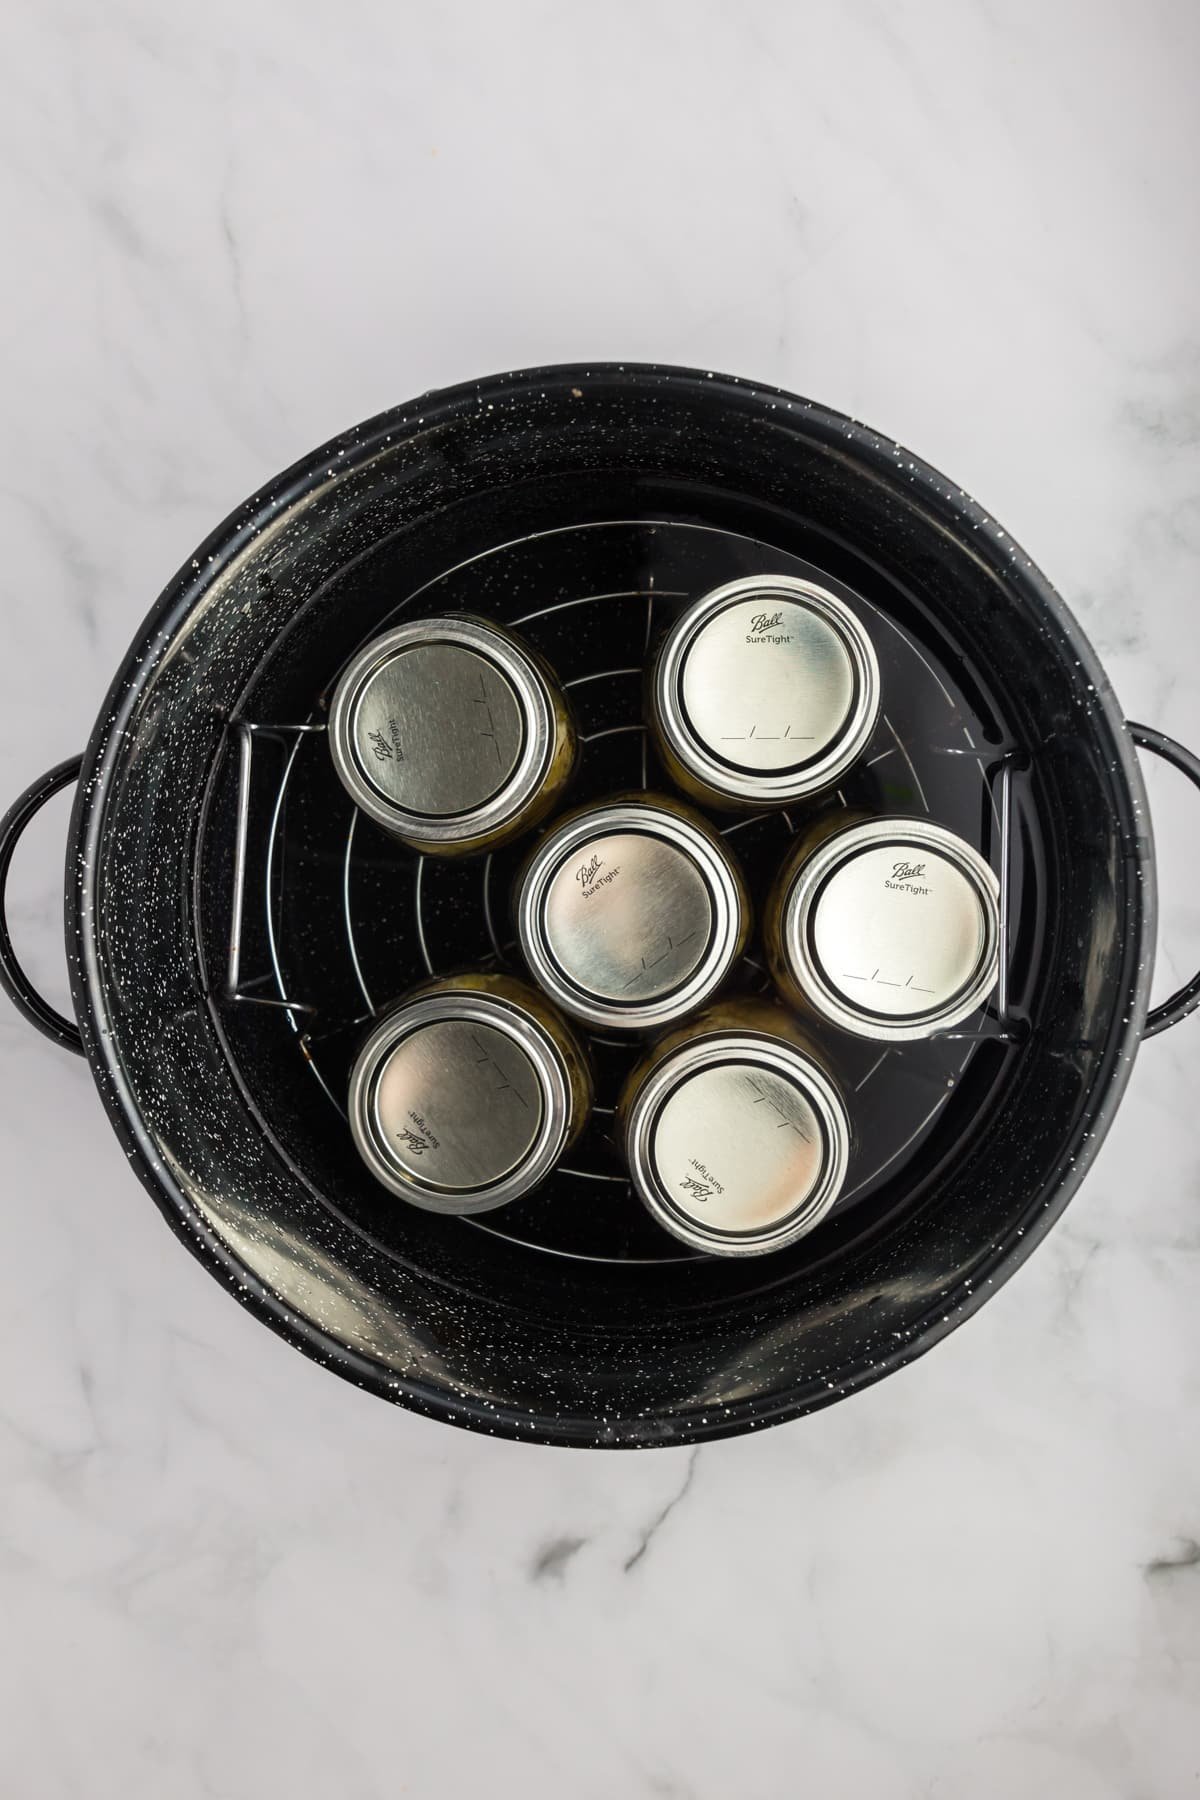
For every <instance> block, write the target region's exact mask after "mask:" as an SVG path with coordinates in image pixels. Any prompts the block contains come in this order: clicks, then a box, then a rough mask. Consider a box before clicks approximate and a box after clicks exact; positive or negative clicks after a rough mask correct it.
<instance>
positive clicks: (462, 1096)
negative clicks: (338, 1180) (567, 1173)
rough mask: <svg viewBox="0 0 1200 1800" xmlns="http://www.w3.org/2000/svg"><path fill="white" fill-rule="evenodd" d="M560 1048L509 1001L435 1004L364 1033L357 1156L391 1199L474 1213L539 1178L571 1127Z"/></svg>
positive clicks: (415, 1004)
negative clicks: (398, 1197)
mask: <svg viewBox="0 0 1200 1800" xmlns="http://www.w3.org/2000/svg"><path fill="white" fill-rule="evenodd" d="M569 1106H570V1089H569V1078H568V1075H567V1072H566V1071H565V1069H564V1068H563V1065H562V1060H561V1057H560V1056H559V1053H558V1051H557V1048H556V1047H555V1046H554V1044H553V1043H552V1042H551V1040H550V1038H549V1036H548V1034H547V1033H546V1032H545V1031H544V1030H543V1029H542V1027H541V1026H540V1024H539V1023H538V1022H537V1021H536V1020H535V1019H533V1018H532V1016H531V1015H529V1014H527V1013H525V1012H524V1011H522V1010H520V1009H519V1008H517V1007H515V1006H513V1005H512V1004H511V1003H509V1002H505V1001H500V1000H497V999H495V998H494V997H492V996H490V995H484V994H478V993H473V992H467V991H466V990H463V991H461V992H458V993H449V994H447V993H444V992H443V993H439V994H436V995H431V996H428V997H424V998H418V999H416V1000H414V1001H411V1002H409V1003H408V1004H407V1005H406V1006H402V1007H401V1008H399V1009H398V1010H397V1011H396V1012H395V1013H393V1014H391V1015H390V1016H389V1017H388V1018H386V1019H384V1020H382V1021H381V1023H380V1024H379V1025H378V1026H377V1027H376V1029H375V1030H374V1031H373V1032H372V1034H371V1036H370V1038H369V1039H368V1041H367V1043H366V1045H365V1046H364V1047H363V1050H362V1051H361V1052H360V1055H359V1057H358V1060H357V1062H356V1063H355V1067H354V1071H353V1074H352V1076H351V1083H350V1123H351V1129H352V1131H353V1133H354V1138H355V1142H356V1144H357V1145H358V1149H359V1152H360V1154H361V1155H362V1156H363V1158H364V1160H365V1161H366V1162H367V1163H368V1165H369V1166H370V1168H371V1169H372V1172H373V1173H374V1174H375V1175H376V1176H377V1178H378V1179H379V1180H381V1181H382V1182H384V1184H385V1185H386V1186H388V1187H389V1188H391V1190H392V1191H393V1192H394V1193H397V1194H400V1195H402V1196H403V1198H405V1199H406V1200H411V1201H412V1202H414V1203H415V1204H416V1205H419V1206H424V1207H426V1208H428V1209H430V1210H433V1211H437V1212H453V1213H474V1212H484V1211H488V1210H490V1209H491V1208H492V1207H495V1206H501V1205H503V1204H505V1202H507V1201H509V1200H513V1199H516V1198H517V1197H518V1196H519V1195H520V1194H522V1193H525V1192H527V1191H528V1190H529V1188H530V1187H532V1186H533V1185H535V1183H536V1182H537V1181H539V1180H541V1179H542V1177H543V1176H544V1175H545V1174H547V1173H548V1172H549V1170H550V1168H552V1167H553V1164H554V1161H555V1159H556V1157H557V1156H558V1154H559V1152H560V1150H561V1148H562V1145H563V1143H564V1141H565V1137H566V1133H567V1130H568V1127H569V1117H568V1112H569Z"/></svg>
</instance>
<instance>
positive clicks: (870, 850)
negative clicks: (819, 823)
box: [782, 819, 999, 1039]
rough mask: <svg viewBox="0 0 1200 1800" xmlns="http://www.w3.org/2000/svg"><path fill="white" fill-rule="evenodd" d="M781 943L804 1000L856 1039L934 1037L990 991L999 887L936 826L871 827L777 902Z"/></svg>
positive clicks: (839, 842)
mask: <svg viewBox="0 0 1200 1800" xmlns="http://www.w3.org/2000/svg"><path fill="white" fill-rule="evenodd" d="M782 935H783V942H784V948H785V952H786V954H787V956H788V960H789V963H790V965H791V967H792V970H793V973H794V975H795V977H796V979H797V981H798V983H799V985H800V986H801V987H802V988H803V989H804V991H805V992H806V994H808V996H809V998H810V999H811V1000H812V1001H813V1002H814V1003H815V1004H816V1005H818V1007H819V1008H820V1010H821V1011H822V1012H823V1013H824V1014H825V1015H826V1016H827V1017H828V1018H830V1019H831V1020H832V1021H833V1023H835V1024H838V1025H841V1026H842V1027H843V1028H844V1029H846V1030H850V1031H854V1032H855V1033H856V1034H857V1035H859V1036H866V1037H881V1038H897V1039H911V1038H916V1037H923V1036H928V1035H929V1034H930V1033H931V1032H933V1031H942V1030H945V1029H947V1027H948V1026H949V1025H951V1024H955V1023H957V1022H958V1021H959V1020H961V1019H963V1018H965V1017H966V1016H967V1015H968V1014H969V1013H970V1012H973V1011H974V1010H975V1008H976V1007H978V1006H979V1005H981V1004H982V1002H983V1001H984V1000H985V999H986V997H987V995H988V994H989V993H990V992H991V989H992V987H993V986H994V985H995V982H996V978H997V973H998V956H999V883H998V882H997V880H996V877H995V875H994V874H993V873H992V871H991V869H990V868H989V867H988V865H987V864H986V863H985V862H984V860H983V858H982V857H981V856H979V855H978V853H977V852H976V851H975V850H973V849H972V848H971V846H970V845H968V844H966V843H964V842H963V840H962V839H961V838H958V837H956V836H955V835H954V834H953V833H952V832H949V831H946V830H945V829H944V828H943V827H941V826H937V825H933V824H931V823H929V822H928V821H924V820H903V819H879V820H872V821H870V822H869V823H865V824H862V825H859V826H852V827H850V828H849V829H847V830H846V831H843V832H840V833H838V835H837V836H836V837H834V838H831V839H829V840H827V841H826V843H825V844H823V845H821V846H819V847H818V849H817V851H816V852H815V854H814V855H813V857H811V858H810V859H809V860H808V861H807V862H806V863H805V865H804V867H803V868H802V869H801V870H800V871H799V872H798V874H797V879H796V881H795V883H794V884H793V887H792V889H791V891H790V893H789V895H788V897H787V900H786V901H785V909H784V921H783V934H782Z"/></svg>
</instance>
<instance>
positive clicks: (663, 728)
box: [649, 575, 879, 810]
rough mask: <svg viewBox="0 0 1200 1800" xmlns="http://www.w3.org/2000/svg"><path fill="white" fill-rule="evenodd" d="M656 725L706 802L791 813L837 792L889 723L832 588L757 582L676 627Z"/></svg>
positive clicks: (714, 600) (731, 590) (652, 700)
mask: <svg viewBox="0 0 1200 1800" xmlns="http://www.w3.org/2000/svg"><path fill="white" fill-rule="evenodd" d="M649 705H650V724H651V729H652V731H653V734H654V738H655V742H656V744H657V746H658V750H659V754H660V756H661V757H662V760H663V762H664V764H665V766H666V768H667V769H668V771H669V772H670V774H671V777H672V779H673V780H674V781H675V782H677V783H678V785H679V786H680V787H681V788H682V789H683V790H684V792H685V793H688V794H690V795H691V796H692V797H693V798H694V799H698V800H700V801H701V802H702V803H703V804H706V805H711V806H717V807H726V808H733V809H738V808H741V809H743V810H757V809H758V808H761V807H774V806H789V805H791V804H792V803H793V802H795V801H797V800H803V799H806V798H807V797H808V796H809V795H811V794H815V793H818V792H820V791H821V790H822V789H823V788H829V787H836V785H837V783H838V782H839V781H840V780H841V778H842V776H843V775H845V773H846V771H847V770H848V769H849V768H850V767H851V765H852V764H853V763H855V762H856V761H857V760H858V758H859V757H860V756H861V755H862V753H863V751H864V750H865V749H866V746H867V744H868V743H869V741H870V739H871V735H872V733H873V732H874V729H875V723H876V720H877V718H878V715H879V665H878V662H877V660H876V656H875V650H874V647H873V645H872V643H871V639H870V637H869V635H868V634H867V631H866V630H865V628H864V626H863V625H862V623H861V621H860V620H859V618H858V616H857V615H856V614H855V613H854V612H853V611H852V610H851V608H850V607H849V606H848V605H847V604H846V602H845V600H843V599H842V598H841V597H840V595H839V594H837V593H835V592H834V591H833V589H832V587H826V586H823V585H822V584H821V583H820V582H818V581H815V580H813V581H809V580H802V579H800V578H799V577H797V576H791V575H753V576H748V577H746V578H745V579H743V580H739V581H731V582H728V583H726V584H725V585H724V586H723V587H719V588H715V589H713V591H712V592H711V593H708V594H705V595H704V596H703V597H702V598H701V599H699V600H696V601H694V602H693V603H692V605H690V606H689V607H688V608H687V609H686V611H685V612H683V613H682V614H681V616H680V617H679V618H678V619H677V620H676V621H675V623H674V625H673V626H672V627H671V630H670V631H669V632H668V634H667V636H666V638H665V639H664V641H663V643H662V646H661V648H660V649H659V652H658V655H657V657H656V658H655V662H654V668H653V671H652V674H651V678H650V689H649Z"/></svg>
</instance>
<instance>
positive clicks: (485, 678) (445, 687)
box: [351, 643, 525, 818]
mask: <svg viewBox="0 0 1200 1800" xmlns="http://www.w3.org/2000/svg"><path fill="white" fill-rule="evenodd" d="M351 732H352V734H353V743H354V754H355V758H356V760H357V762H358V767H359V769H360V770H361V772H362V774H363V776H364V777H365V779H366V780H367V781H369V782H370V783H371V785H372V787H374V788H376V789H377V790H378V792H379V793H380V794H382V795H383V797H384V798H385V799H386V800H389V801H390V802H391V803H392V804H393V805H394V806H398V807H402V808H403V809H404V811H405V812H409V813H418V814H422V815H424V816H426V817H429V818H448V817H451V816H452V815H453V814H455V813H465V812H475V811H477V810H478V809H479V807H481V806H483V805H484V804H485V803H486V802H487V801H488V800H490V799H491V798H492V796H493V795H494V794H497V793H499V791H500V789H501V788H502V787H503V786H504V784H505V782H506V781H508V780H509V779H510V778H511V776H512V772H513V770H514V769H515V768H516V766H517V759H518V757H519V756H520V754H521V743H522V740H523V738H524V735H525V728H524V723H523V720H522V716H521V707H520V703H519V701H518V699H517V694H516V690H515V689H514V687H513V685H512V682H511V681H509V680H508V678H507V676H505V675H504V674H503V673H502V672H501V670H500V669H499V668H498V667H497V666H496V664H495V663H493V662H492V661H490V660H489V659H488V658H486V657H483V656H480V655H479V654H478V653H477V652H476V651H474V650H468V649H465V648H464V647H463V646H462V645H459V644H448V643H442V644H439V643H434V644H413V645H411V646H410V647H409V648H407V649H403V650H398V651H397V652H396V653H395V655H393V656H389V657H388V658H387V659H386V660H385V661H383V662H382V663H380V664H379V666H378V667H377V668H376V669H375V670H374V672H373V673H372V674H371V675H370V676H368V678H367V679H366V680H365V681H364V682H363V684H362V686H361V688H360V690H359V694H358V700H357V703H356V705H355V708H354V717H353V721H352V723H351Z"/></svg>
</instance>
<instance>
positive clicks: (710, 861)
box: [516, 797, 748, 1031]
mask: <svg viewBox="0 0 1200 1800" xmlns="http://www.w3.org/2000/svg"><path fill="white" fill-rule="evenodd" d="M516 917H517V935H518V937H519V939H520V943H521V949H522V951H523V953H524V956H525V960H526V962H527V963H528V965H529V967H530V969H531V970H532V972H533V974H534V975H535V976H536V978H537V980H538V982H539V983H540V985H541V986H542V987H543V988H544V989H545V991H546V992H547V993H548V994H549V995H550V996H551V998H552V999H553V1000H555V1001H557V1003H558V1004H559V1005H560V1006H561V1007H562V1008H563V1010H564V1011H565V1012H569V1013H573V1014H574V1016H575V1017H576V1018H578V1019H583V1020H585V1021H586V1022H587V1023H588V1024H589V1025H593V1026H596V1027H599V1028H601V1029H603V1028H604V1027H605V1026H613V1027H616V1028H617V1029H624V1030H635V1031H636V1030H643V1029H645V1030H654V1029H657V1028H658V1027H659V1026H662V1025H667V1024H669V1023H671V1022H672V1021H673V1020H675V1019H679V1018H682V1017H683V1016H684V1015H685V1014H686V1013H689V1012H691V1011H693V1010H694V1009H695V1008H696V1007H698V1006H701V1005H702V1004H703V1003H704V1001H705V1000H707V999H708V998H709V997H710V996H711V995H712V994H713V993H714V992H715V990H716V989H717V988H718V987H719V986H720V984H721V983H722V981H724V979H725V977H726V975H727V974H728V973H729V971H730V969H731V968H732V966H733V964H734V963H735V962H736V960H737V958H738V956H739V955H740V954H741V950H742V947H743V945H744V943H745V938H746V931H747V927H748V911H747V902H746V896H745V890H744V888H743V886H742V882H741V879H740V877H739V875H738V873H737V869H736V866H735V864H734V861H733V858H732V857H731V856H730V854H729V852H728V850H727V849H726V848H725V846H724V844H723V843H722V841H721V839H720V838H719V837H718V836H717V835H716V833H715V832H713V831H711V830H710V829H709V828H708V826H706V825H705V824H704V823H703V822H702V821H701V820H700V819H698V818H694V817H693V816H692V815H691V814H690V813H687V812H684V811H683V810H682V809H680V808H678V807H677V806H676V805H675V803H674V802H672V801H657V800H655V799H654V798H653V797H647V798H646V799H633V800H624V799H622V800H616V801H612V802H609V803H608V804H607V805H604V806H597V807H592V808H589V809H588V810H587V811H586V812H582V813H576V814H574V815H573V816H572V817H570V818H568V819H565V820H563V821H562V822H561V823H560V824H559V825H558V826H556V827H555V829H554V830H552V831H551V832H549V833H548V834H547V836H546V837H545V838H544V839H543V840H542V842H541V843H540V844H539V845H538V848H537V849H536V851H535V852H534V854H533V856H532V857H531V859H530V861H529V862H528V864H527V865H526V868H525V871H524V873H523V875H522V877H521V881H520V886H519V889H518V893H517V901H516Z"/></svg>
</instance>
